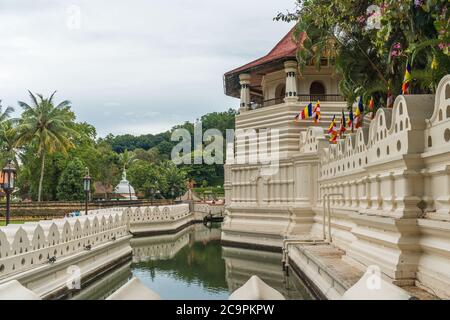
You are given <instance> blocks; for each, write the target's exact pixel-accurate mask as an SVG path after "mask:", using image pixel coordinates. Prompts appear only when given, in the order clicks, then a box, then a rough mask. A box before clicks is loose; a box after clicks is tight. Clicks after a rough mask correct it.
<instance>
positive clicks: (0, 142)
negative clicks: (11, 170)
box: [0, 100, 18, 169]
mask: <svg viewBox="0 0 450 320" xmlns="http://www.w3.org/2000/svg"><path fill="white" fill-rule="evenodd" d="M13 112H14V108H12V107H7V108H6V109H5V110H4V111H3V106H2V101H1V100H0V169H1V168H3V166H4V165H5V164H6V162H7V161H9V160H13V161H14V163H15V165H16V166H18V161H17V159H16V149H15V141H16V130H15V128H14V126H13V120H11V119H10V116H11V114H12V113H13Z"/></svg>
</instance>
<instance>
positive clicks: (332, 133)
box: [328, 116, 338, 143]
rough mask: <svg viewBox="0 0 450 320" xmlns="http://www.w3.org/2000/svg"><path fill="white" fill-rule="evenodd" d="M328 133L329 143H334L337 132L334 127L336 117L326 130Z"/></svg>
mask: <svg viewBox="0 0 450 320" xmlns="http://www.w3.org/2000/svg"><path fill="white" fill-rule="evenodd" d="M328 133H329V134H330V142H331V143H336V140H337V136H338V130H337V127H336V116H334V117H333V120H332V121H331V123H330V127H329V128H328Z"/></svg>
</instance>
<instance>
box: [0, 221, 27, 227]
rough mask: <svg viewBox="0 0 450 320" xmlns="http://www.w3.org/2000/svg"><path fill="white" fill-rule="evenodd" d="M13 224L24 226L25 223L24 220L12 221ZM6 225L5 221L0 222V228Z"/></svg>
mask: <svg viewBox="0 0 450 320" xmlns="http://www.w3.org/2000/svg"><path fill="white" fill-rule="evenodd" d="M10 223H11V224H22V223H25V221H24V220H11V221H10ZM4 225H5V220H0V226H4Z"/></svg>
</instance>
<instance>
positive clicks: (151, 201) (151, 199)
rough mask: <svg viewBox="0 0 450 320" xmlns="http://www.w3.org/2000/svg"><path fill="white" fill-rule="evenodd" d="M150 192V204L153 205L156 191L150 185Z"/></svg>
mask: <svg viewBox="0 0 450 320" xmlns="http://www.w3.org/2000/svg"><path fill="white" fill-rule="evenodd" d="M149 192H150V206H151V207H153V193H154V191H153V187H150V189H149Z"/></svg>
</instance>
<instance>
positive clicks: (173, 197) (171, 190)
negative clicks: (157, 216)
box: [170, 187, 175, 204]
mask: <svg viewBox="0 0 450 320" xmlns="http://www.w3.org/2000/svg"><path fill="white" fill-rule="evenodd" d="M170 195H171V196H172V197H171V199H172V204H173V203H174V199H175V187H172V188H170Z"/></svg>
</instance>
